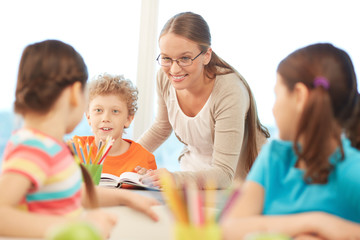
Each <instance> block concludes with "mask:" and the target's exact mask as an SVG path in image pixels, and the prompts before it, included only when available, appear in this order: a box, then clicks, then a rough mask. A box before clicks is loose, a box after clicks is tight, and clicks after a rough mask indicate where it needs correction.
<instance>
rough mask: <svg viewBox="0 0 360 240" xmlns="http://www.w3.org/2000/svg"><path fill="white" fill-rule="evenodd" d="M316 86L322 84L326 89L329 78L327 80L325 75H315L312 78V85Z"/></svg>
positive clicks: (328, 85) (328, 84)
mask: <svg viewBox="0 0 360 240" xmlns="http://www.w3.org/2000/svg"><path fill="white" fill-rule="evenodd" d="M318 86H322V87H323V88H325V89H326V90H328V89H329V87H330V83H329V80H327V78H325V77H316V78H315V79H314V87H318Z"/></svg>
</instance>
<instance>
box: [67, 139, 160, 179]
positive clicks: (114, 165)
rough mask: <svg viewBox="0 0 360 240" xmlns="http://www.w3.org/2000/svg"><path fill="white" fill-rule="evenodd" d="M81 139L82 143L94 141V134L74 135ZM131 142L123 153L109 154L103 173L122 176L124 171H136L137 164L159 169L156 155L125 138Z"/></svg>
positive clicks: (93, 152)
mask: <svg viewBox="0 0 360 240" xmlns="http://www.w3.org/2000/svg"><path fill="white" fill-rule="evenodd" d="M78 139H80V141H81V144H83V145H85V144H86V143H88V144H89V145H91V143H94V140H95V137H94V136H74V138H73V140H74V142H75V143H77V142H78ZM124 140H125V141H127V142H129V143H130V148H129V149H128V150H127V151H126V152H125V153H123V154H121V155H118V156H109V155H108V156H107V157H106V158H105V160H104V163H103V169H102V173H109V174H113V175H115V176H120V174H121V173H123V172H135V170H134V169H135V167H136V166H141V167H143V168H146V169H153V170H155V169H157V166H156V162H155V156H154V155H153V154H152V153H151V152H149V151H148V150H146V149H145V148H143V147H142V146H141V145H140V144H139V143H136V142H134V141H132V140H129V139H124ZM96 151H97V149H96V148H94V149H93V151H92V155H94V156H95V155H96Z"/></svg>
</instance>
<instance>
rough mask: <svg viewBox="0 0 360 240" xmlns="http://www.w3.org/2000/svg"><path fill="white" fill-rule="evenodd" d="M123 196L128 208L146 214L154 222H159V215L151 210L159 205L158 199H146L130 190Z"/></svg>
mask: <svg viewBox="0 0 360 240" xmlns="http://www.w3.org/2000/svg"><path fill="white" fill-rule="evenodd" d="M122 194H123V196H124V200H125V202H124V203H125V205H126V206H128V207H130V208H132V209H134V210H136V211H139V212H142V213H144V214H145V215H147V216H149V217H150V218H151V219H152V220H154V221H158V220H159V217H158V215H157V214H156V213H155V212H154V211H153V210H152V209H151V207H152V206H155V205H159V202H158V201H157V200H156V199H154V198H149V197H145V196H142V195H140V194H137V193H133V192H131V191H129V190H124V191H123V193H122Z"/></svg>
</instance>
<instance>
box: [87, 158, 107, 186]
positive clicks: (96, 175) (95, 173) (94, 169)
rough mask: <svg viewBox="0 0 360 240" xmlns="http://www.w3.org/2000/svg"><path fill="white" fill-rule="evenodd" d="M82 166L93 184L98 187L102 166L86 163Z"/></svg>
mask: <svg viewBox="0 0 360 240" xmlns="http://www.w3.org/2000/svg"><path fill="white" fill-rule="evenodd" d="M82 164H83V163H82ZM83 165H84V167H85V168H86V169H87V170H88V172H89V173H90V176H91V178H92V180H93V182H94V184H95V185H99V182H100V178H101V171H102V167H103V165H102V164H89V163H86V164H83Z"/></svg>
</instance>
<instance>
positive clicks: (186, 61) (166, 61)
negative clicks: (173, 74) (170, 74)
mask: <svg viewBox="0 0 360 240" xmlns="http://www.w3.org/2000/svg"><path fill="white" fill-rule="evenodd" d="M202 53H203V52H202V51H201V52H200V53H199V54H198V55H197V56H196V57H194V58H189V57H182V58H179V59H172V58H169V57H162V56H161V54H159V56H158V57H157V59H156V61H157V62H158V63H159V64H160V66H163V67H170V66H171V65H172V64H173V61H176V63H177V64H178V65H179V66H180V67H187V66H190V65H192V64H193V61H194V60H195V59H196V58H197V57H199V56H200V55H201V54H202Z"/></svg>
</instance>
